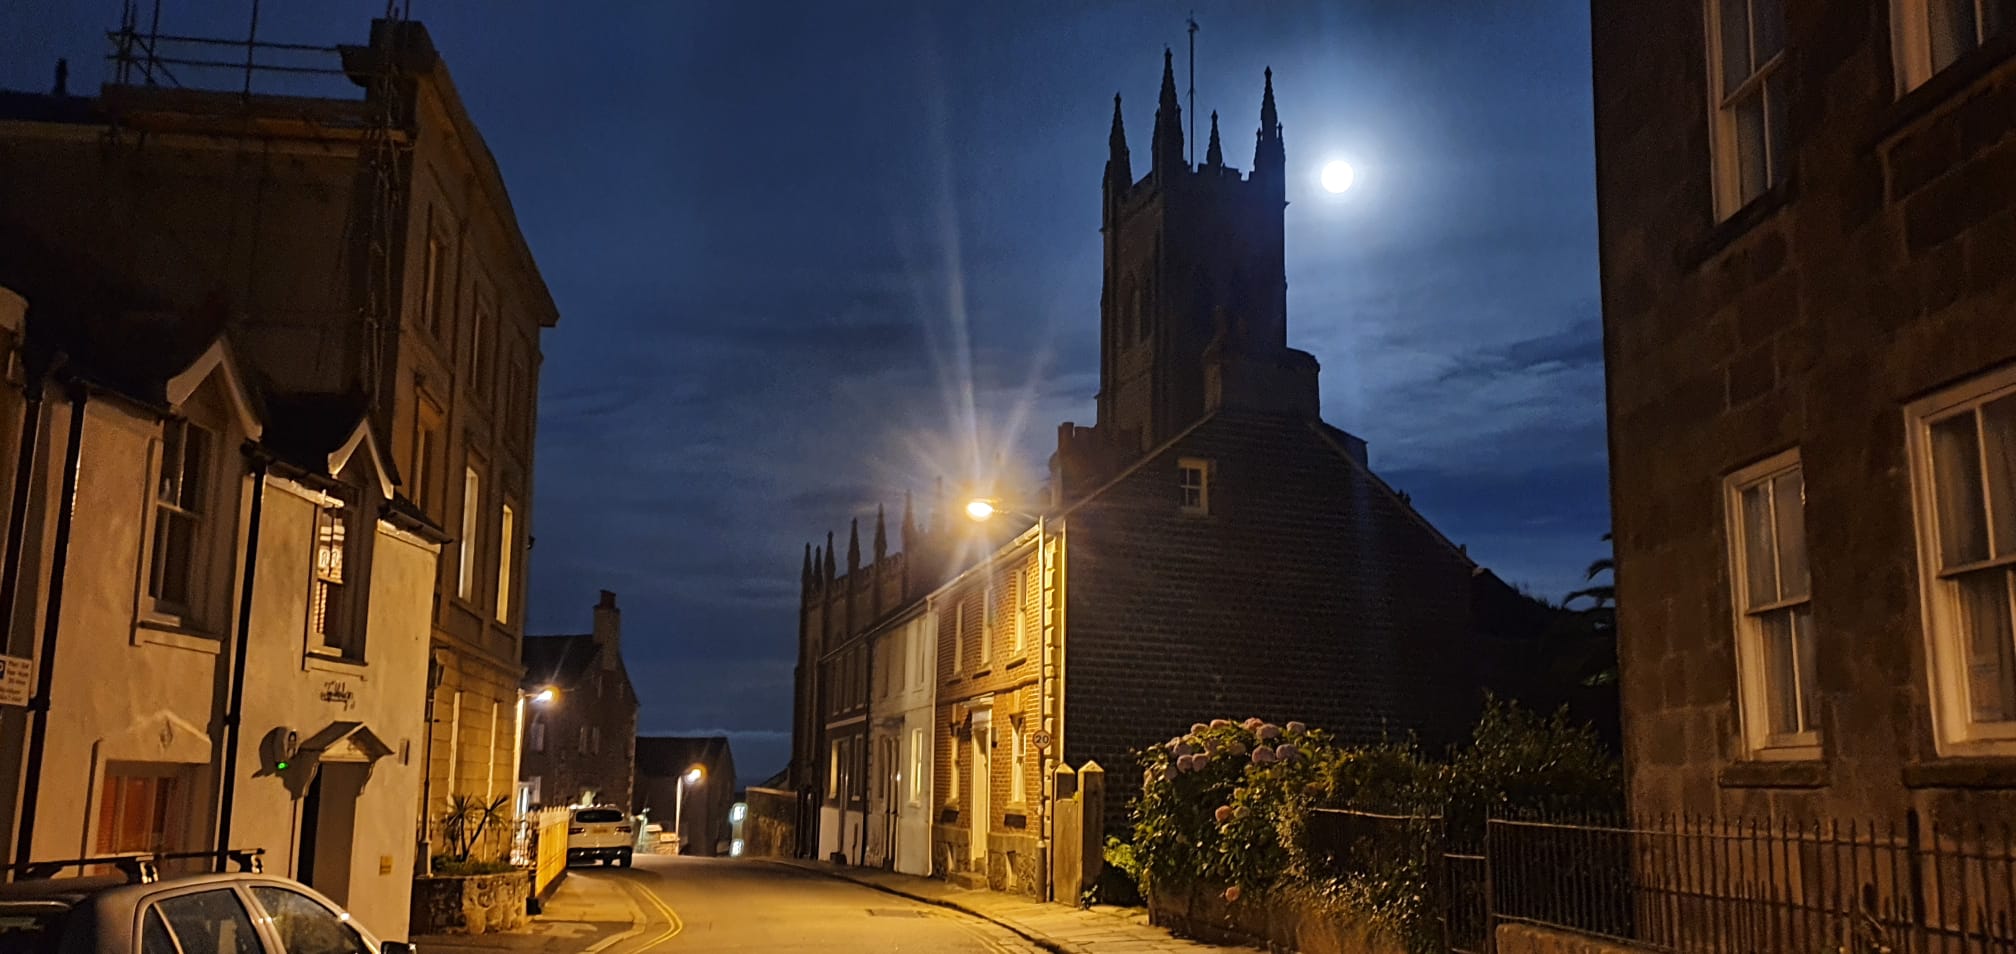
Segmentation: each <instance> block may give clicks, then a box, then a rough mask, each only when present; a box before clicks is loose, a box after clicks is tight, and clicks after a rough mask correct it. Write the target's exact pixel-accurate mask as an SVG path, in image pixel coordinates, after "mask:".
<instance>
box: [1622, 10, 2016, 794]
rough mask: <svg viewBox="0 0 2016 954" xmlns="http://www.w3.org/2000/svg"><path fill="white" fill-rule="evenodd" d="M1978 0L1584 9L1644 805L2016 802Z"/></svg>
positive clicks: (1994, 89) (2012, 161)
mask: <svg viewBox="0 0 2016 954" xmlns="http://www.w3.org/2000/svg"><path fill="white" fill-rule="evenodd" d="M1962 7H1964V8H1966V9H1967V11H1968V13H1969V15H1968V17H1967V18H1965V19H1964V20H1953V21H1948V20H1946V19H1945V13H1946V12H1947V11H1951V10H1955V9H1959V8H1962ZM1972 10H1973V7H1972V5H1967V4H1962V5H1958V6H1957V7H1956V6H1955V5H1950V4H1940V3H1929V2H1926V0H1884V2H1877V3H1868V4H1859V5H1841V4H1822V3H1818V2H1808V0H1792V2H1788V3H1785V4H1783V5H1782V11H1781V9H1780V5H1778V4H1766V3H1749V4H1746V3H1733V4H1731V3H1719V4H1718V3H1707V4H1705V5H1704V4H1700V3H1692V4H1687V3H1682V4H1654V5H1644V4H1636V3H1628V2H1621V0H1597V2H1595V3H1594V4H1593V6H1592V36H1593V48H1594V68H1595V72H1594V77H1595V107H1596V154H1597V159H1598V161H1597V187H1598V194H1599V199H1600V201H1599V208H1600V212H1601V214H1600V218H1599V235H1600V241H1601V252H1602V268H1603V316H1604V338H1605V359H1606V366H1607V371H1608V380H1609V392H1608V394H1609V414H1610V450H1611V467H1612V480H1613V490H1612V499H1613V512H1614V518H1615V530H1616V534H1615V538H1616V557H1617V595H1618V627H1617V628H1618V632H1619V633H1620V634H1621V635H1620V657H1621V675H1622V691H1623V701H1624V725H1625V751H1626V754H1627V756H1628V763H1629V784H1630V794H1631V797H1632V800H1633V803H1634V807H1635V808H1636V809H1638V810H1640V811H1645V812H1678V811H1684V812H1690V813H1706V812H1717V813H1724V814H1731V815H1750V816H1766V817H1789V818H1795V819H1811V818H1816V817H1837V818H1855V817H1864V818H1866V817H1871V816H1874V817H1878V818H1884V819H1890V820H1897V819H1901V818H1903V817H1905V815H1906V813H1907V812H1913V811H1915V812H1916V813H1917V815H1918V816H1919V817H1922V818H1924V819H1926V820H1927V821H1928V822H1930V823H1932V824H1936V825H1941V826H1944V825H1963V826H1971V824H1972V823H1973V822H1975V821H1981V820H1991V819H2007V818H2009V817H2010V816H2011V814H2012V813H2016V795H2012V792H2016V636H2012V633H2016V623H2012V616H2011V597H2010V596H2009V592H2010V591H2009V583H2010V579H2011V576H2012V573H2011V569H2010V567H2011V565H2012V563H2016V524H2011V523H2009V522H2008V521H2007V520H2006V519H2005V518H2006V517H2007V516H2008V515H2009V514H2012V513H2016V468H2012V467H2010V466H2009V461H2010V460H2012V459H2016V458H2012V457H2011V455H2012V454H2016V429H2012V428H2016V423H2012V422H2016V371H2012V367H2016V364H2012V362H2016V320H2012V317H2016V135H2012V133H2016V59H2012V57H2011V52H2012V50H2016V36H2012V35H2011V33H2010V31H2011V30H2012V29H2016V24H2011V23H2010V22H2009V21H2008V19H2007V18H2006V17H2003V18H2000V19H1997V18H1994V17H1989V18H1983V19H1980V20H1976V19H1974V18H1973V17H1972ZM1751 38H1754V39H1751ZM1734 39H1743V40H1744V43H1743V44H1742V45H1740V46H1739V45H1737V44H1735V43H1734V42H1733V40H1734Z"/></svg>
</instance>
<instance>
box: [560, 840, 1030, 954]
mask: <svg viewBox="0 0 2016 954" xmlns="http://www.w3.org/2000/svg"><path fill="white" fill-rule="evenodd" d="M568 877H570V878H583V877H585V878H594V879H605V878H606V879H619V880H620V881H621V882H622V887H623V888H624V889H626V890H628V891H630V892H631V894H632V896H633V899H634V900H635V901H636V903H637V906H638V907H639V908H641V909H642V910H643V911H644V912H645V913H646V916H647V917H646V920H645V922H644V923H642V924H639V925H638V926H637V930H636V933H634V934H632V935H631V936H629V937H626V938H623V939H621V940H618V941H616V942H615V943H613V944H611V945H609V947H608V948H607V949H606V950H604V951H602V952H598V954H685V952H701V951H738V952H740V951H774V952H778V954H794V952H805V954H813V952H816V954H850V952H855V951H862V952H866V951H877V952H880V951H906V952H907V951H916V952H943V954H1037V952H1040V951H1041V948H1038V947H1036V946H1035V945H1032V944H1030V943H1029V942H1027V941H1025V940H1023V939H1022V938H1020V937H1018V936H1016V935H1015V934H1014V933H1012V932H1010V931H1009V930H1007V929H1006V928H1003V927H1001V926H999V925H997V924H994V923H993V922H990V921H983V920H981V919H979V918H974V917H969V916H967V915H964V914H960V913H959V912H957V911H952V910H950V909H947V908H940V907H935V906H932V905H927V904H919V903H917V902H915V901H911V900H910V899H908V898H901V897H897V896H896V895H893V894H887V893H884V892H881V891H877V890H875V889H873V888H868V887H863V886H861V885H858V884H854V883H853V882H849V881H841V880H839V879H837V878H829V877H826V876H824V875H820V874H816V873H813V872H808V871H800V870H797V869H795V868H788V867H785V866H783V865H776V864H770V863H768V862H763V861H742V860H735V859H721V858H679V857H671V856H663V855H638V856H637V860H636V867H634V868H630V869H628V870H624V869H621V868H577V869H575V870H574V871H573V873H571V874H569V875H568Z"/></svg>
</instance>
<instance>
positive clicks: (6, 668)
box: [0, 656, 32, 706]
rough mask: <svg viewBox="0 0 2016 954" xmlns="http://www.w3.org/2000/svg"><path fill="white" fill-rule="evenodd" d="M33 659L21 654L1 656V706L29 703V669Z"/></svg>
mask: <svg viewBox="0 0 2016 954" xmlns="http://www.w3.org/2000/svg"><path fill="white" fill-rule="evenodd" d="M30 665H32V661H31V660H27V659H23V658H21V657H20V656H0V706H25V705H27V704H28V684H29V678H28V669H29V666H30Z"/></svg>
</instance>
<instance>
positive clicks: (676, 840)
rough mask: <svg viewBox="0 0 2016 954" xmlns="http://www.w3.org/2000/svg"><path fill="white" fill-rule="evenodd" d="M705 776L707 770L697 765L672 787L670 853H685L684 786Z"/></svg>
mask: <svg viewBox="0 0 2016 954" xmlns="http://www.w3.org/2000/svg"><path fill="white" fill-rule="evenodd" d="M706 777H707V770H706V769H704V768H701V767H700V766H698V765H695V766H693V767H692V768H689V769H687V770H686V774H684V775H681V776H679V783H678V784H677V785H674V786H673V787H672V853H673V854H675V855H683V854H685V853H686V829H685V821H686V786H688V785H698V784H700V782H701V780H703V779H705V778H706Z"/></svg>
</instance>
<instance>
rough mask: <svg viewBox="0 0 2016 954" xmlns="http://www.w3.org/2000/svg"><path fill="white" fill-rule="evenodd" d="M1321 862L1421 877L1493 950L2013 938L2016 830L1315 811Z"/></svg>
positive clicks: (1475, 946) (1936, 952) (1444, 915)
mask: <svg viewBox="0 0 2016 954" xmlns="http://www.w3.org/2000/svg"><path fill="white" fill-rule="evenodd" d="M1309 843H1310V846H1311V849H1312V854H1313V855H1314V857H1313V858H1312V861H1314V862H1316V863H1317V864H1319V865H1322V866H1324V867H1325V868H1326V869H1327V873H1328V874H1330V875H1332V876H1342V875H1348V874H1354V873H1363V872H1378V873H1381V876H1382V877H1383V878H1386V879H1388V880H1396V881H1397V882H1398V883H1403V884H1411V885H1413V887H1414V888H1416V889H1418V890H1419V891H1420V893H1421V897H1422V900H1423V903H1424V905H1425V909H1424V910H1422V911H1421V912H1420V915H1421V916H1420V918H1418V919H1417V920H1419V921H1420V922H1421V923H1420V924H1419V925H1417V928H1419V929H1420V930H1422V931H1434V932H1439V934H1440V938H1439V942H1440V946H1441V947H1442V948H1443V949H1444V950H1447V951H1450V952H1452V954H1490V952H1492V951H1493V950H1494V948H1495V940H1496V939H1495V936H1494V935H1495V932H1496V930H1497V928H1498V926H1500V925H1503V924H1528V925H1533V926H1537V927H1542V928H1551V929H1555V930H1561V931H1568V932H1573V933H1576V934H1580V935H1586V936H1591V937H1597V938H1604V939H1609V940H1612V941H1617V942H1622V943H1623V944H1625V945H1628V946H1630V947H1632V948H1636V949H1642V950H1646V951H1655V952H1670V954H1821V952H1829V954H2016V832H2012V829H2011V827H2010V826H2009V825H2006V824H2004V825H1998V826H1994V827H1990V826H1985V825H1979V826H1973V827H1970V828H1967V829H1964V830H1962V829H1953V828H1935V827H1933V826H1929V825H1924V824H1921V822H1920V820H1919V817H1918V816H1917V814H1916V813H1911V814H1908V815H1907V816H1906V817H1905V819H1904V821H1902V822H1901V823H1896V824H1889V825H1879V824H1869V823H1863V822H1854V823H1840V822H1825V823H1818V824H1805V825H1800V824H1795V823H1792V822H1789V821H1783V820H1779V821H1772V822H1766V821H1763V820H1756V819H1749V820H1735V819H1715V818H1692V817H1681V816H1667V817H1660V818H1653V819H1640V820H1637V821H1635V822H1625V821H1620V820H1604V821H1591V820H1575V821H1562V820H1558V819H1550V820H1537V819H1501V818H1493V819H1489V820H1487V821H1486V822H1484V823H1483V824H1482V825H1481V826H1480V825H1475V824H1454V825H1452V824H1450V823H1449V822H1448V821H1446V820H1445V819H1444V818H1442V817H1440V816H1420V815H1388V814H1378V813H1373V812H1359V811H1335V810H1320V811H1317V812H1314V813H1312V815H1311V817H1310V821H1309Z"/></svg>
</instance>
